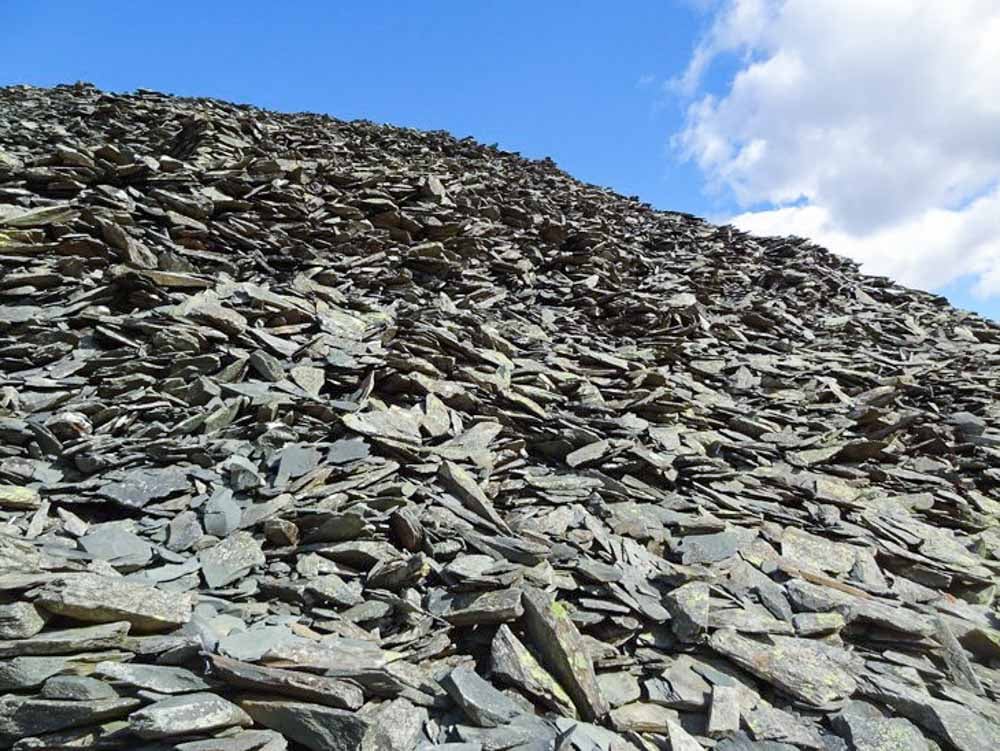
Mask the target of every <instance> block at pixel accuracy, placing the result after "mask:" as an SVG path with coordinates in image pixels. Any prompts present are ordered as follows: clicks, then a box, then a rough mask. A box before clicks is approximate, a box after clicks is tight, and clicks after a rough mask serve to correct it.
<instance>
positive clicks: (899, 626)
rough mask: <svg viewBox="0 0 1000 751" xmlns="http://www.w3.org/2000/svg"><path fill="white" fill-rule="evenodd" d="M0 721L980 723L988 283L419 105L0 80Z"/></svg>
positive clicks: (53, 732)
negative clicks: (411, 111)
mask: <svg viewBox="0 0 1000 751" xmlns="http://www.w3.org/2000/svg"><path fill="white" fill-rule="evenodd" d="M0 269H2V273H0V692H2V695H0V748H14V749H18V751H28V750H29V749H102V750H111V749H130V750H131V749H148V750H150V751H152V750H154V749H155V750H156V751H160V750H164V751H165V750H168V749H175V750H176V751H255V750H259V751H265V750H266V751H278V750H279V749H284V748H291V749H313V750H314V751H326V750H328V749H336V750H346V749H365V750H366V751H369V750H380V751H381V750H385V751H389V750H392V751H396V750H400V751H413V750H416V749H419V750H420V751H429V750H430V749H441V751H445V750H446V749H448V750H449V751H477V750H487V751H500V750H502V749H517V750H519V751H541V750H542V749H552V750H554V751H556V750H558V751H573V750H576V751H595V750H598V749H601V750H604V751H607V750H609V749H615V750H616V751H617V750H624V749H629V750H640V751H644V750H647V749H674V750H675V751H690V750H695V749H701V748H705V749H708V748H714V749H716V750H717V751H788V750H791V749H815V750H816V751H841V750H849V749H858V750H864V751H902V750H904V749H905V750H906V751H921V750H927V751H930V750H933V749H939V748H940V749H958V750H959V751H995V750H996V749H997V748H1000V709H998V706H1000V705H998V701H997V700H998V698H1000V616H998V612H997V605H996V584H997V577H998V573H1000V527H998V524H1000V402H998V399H997V393H998V389H1000V327H998V326H996V325H995V324H992V323H990V322H987V321H985V320H984V319H982V318H980V317H977V316H975V315H972V314H968V313H962V312H959V311H956V310H954V309H952V308H951V307H949V306H948V305H947V303H946V301H945V300H943V299H942V298H940V297H936V296H933V295H930V294H927V293H924V292H917V291H914V290H909V289H905V288H903V287H900V286H898V285H895V284H893V283H891V282H889V281H887V280H885V279H880V278H873V277H868V276H864V275H862V274H860V273H859V272H858V269H857V267H856V266H855V264H853V263H852V262H850V261H848V260H846V259H844V258H840V257H837V256H835V255H832V254H830V253H828V252H826V251H825V250H823V249H821V248H818V247H816V246H814V245H811V244H809V243H807V242H805V241H802V240H798V239H788V238H768V239H761V238H753V237H750V236H747V235H745V234H742V233H740V232H738V231H736V230H734V229H733V228H731V227H716V226H712V225H710V224H708V223H706V222H704V221H702V220H700V219H697V218H695V217H692V216H689V215H685V214H677V213H669V212H658V211H654V210H652V209H651V208H650V207H649V206H648V205H646V204H642V203H639V202H638V201H636V200H634V199H628V198H624V197H622V196H619V195H617V194H615V193H613V192H611V191H608V190H605V189H601V188H597V187H595V186H591V185H585V184H583V183H580V182H577V181H575V180H573V179H572V178H571V177H570V176H568V175H566V174H565V173H563V172H562V171H560V170H559V169H558V168H557V167H556V165H555V164H554V163H552V162H551V161H541V162H535V161H527V160H525V159H522V158H521V157H519V156H518V155H516V154H511V153H507V152H503V151H500V150H497V149H495V148H490V147H485V146H482V145H480V144H477V143H475V142H473V141H471V140H468V139H464V140H457V139H455V138H453V137H451V136H449V135H448V134H446V133H440V132H430V133H427V132H419V131H415V130H408V129H402V128H394V127H388V126H381V125H374V124H371V123H367V122H342V121H339V120H335V119H332V118H330V117H325V116H318V115H311V114H277V113H273V112H267V111H263V110H259V109H255V108H252V107H247V106H238V105H233V104H228V103H225V102H220V101H214V100H206V99H180V98H174V97H171V96H166V95H163V94H158V93H154V92H150V91H138V92H136V93H134V94H128V95H113V94H107V93H103V92H101V91H98V90H97V89H95V88H93V87H91V86H88V85H81V84H78V85H75V86H65V87H58V88H55V89H51V90H43V89H32V88H27V87H14V88H8V89H2V90H0Z"/></svg>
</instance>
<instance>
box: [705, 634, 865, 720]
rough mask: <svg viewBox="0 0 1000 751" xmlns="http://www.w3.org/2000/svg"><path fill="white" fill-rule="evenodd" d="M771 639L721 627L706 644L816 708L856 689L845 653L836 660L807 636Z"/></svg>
mask: <svg viewBox="0 0 1000 751" xmlns="http://www.w3.org/2000/svg"><path fill="white" fill-rule="evenodd" d="M771 641H772V643H771V644H765V643H762V642H759V641H755V640H753V639H749V638H747V637H745V636H741V635H739V634H737V633H736V632H735V631H732V630H729V629H721V630H719V631H716V632H715V633H714V634H712V636H711V638H710V640H709V644H710V645H711V647H712V649H714V650H715V651H716V652H718V653H719V654H722V655H725V656H726V657H728V658H729V659H730V660H732V661H733V662H735V663H736V664H737V665H739V666H740V667H742V668H744V669H745V670H748V671H749V672H751V673H753V674H754V675H756V676H757V677H759V678H761V679H762V680H764V681H767V682H768V683H771V684H773V685H774V686H776V687H777V688H779V689H781V690H782V691H784V692H786V693H787V694H789V695H791V696H794V697H795V698H797V699H800V700H802V701H804V702H806V703H808V704H812V705H813V706H816V707H820V708H830V707H836V706H837V705H838V704H841V703H842V702H843V701H844V700H845V699H848V698H850V696H851V695H852V694H853V693H854V691H855V689H856V688H857V685H856V683H855V680H854V678H853V677H852V676H851V674H850V673H849V672H848V671H847V670H845V669H844V667H842V665H843V664H844V663H845V662H846V654H845V657H844V658H840V659H838V660H835V659H834V658H833V657H832V656H831V650H830V649H822V648H821V647H822V646H824V645H820V644H817V643H815V642H813V641H811V640H809V639H797V638H794V637H784V636H775V637H772V639H771Z"/></svg>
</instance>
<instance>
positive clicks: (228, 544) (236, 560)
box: [198, 532, 264, 589]
mask: <svg viewBox="0 0 1000 751" xmlns="http://www.w3.org/2000/svg"><path fill="white" fill-rule="evenodd" d="M198 560H199V562H200V563H201V570H202V574H203V575H204V576H205V582H206V583H207V584H208V586H209V587H211V588H213V589H215V588H218V587H224V586H225V585H227V584H229V583H231V582H233V581H236V580H237V579H240V578H242V577H243V576H245V575H246V574H247V573H249V571H250V569H251V568H253V567H254V566H259V565H261V564H262V563H264V554H263V553H262V552H261V549H260V543H259V542H257V541H256V540H255V539H254V538H253V537H252V536H251V535H250V534H249V533H247V532H237V533H236V534H234V535H232V536H231V537H227V538H226V539H225V540H223V541H222V542H220V543H218V544H217V545H213V546H212V547H210V548H207V549H205V550H203V551H201V552H200V553H199V554H198Z"/></svg>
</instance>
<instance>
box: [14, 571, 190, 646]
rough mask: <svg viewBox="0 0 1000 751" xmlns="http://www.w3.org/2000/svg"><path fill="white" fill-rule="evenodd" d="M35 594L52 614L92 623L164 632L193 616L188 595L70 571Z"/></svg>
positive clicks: (39, 603) (39, 601) (40, 603)
mask: <svg viewBox="0 0 1000 751" xmlns="http://www.w3.org/2000/svg"><path fill="white" fill-rule="evenodd" d="M33 596H34V600H35V603H36V604H38V605H40V606H42V607H43V608H45V609H46V610H48V611H50V612H52V613H57V614H58V615H61V616H65V617H68V618H73V619H75V620H78V621H89V622H91V623H109V622H114V621H128V622H129V623H130V624H132V627H133V628H134V629H135V630H137V631H144V632H149V631H164V630H167V629H172V628H176V627H177V626H180V625H182V624H184V623H187V622H188V621H189V620H190V619H191V598H190V597H189V596H188V595H186V594H183V593H176V592H166V591H163V590H161V589H158V588H156V587H148V586H144V585H141V584H132V583H130V582H127V581H125V580H124V579H117V578H114V577H107V576H99V575H95V574H69V575H67V576H65V577H63V578H61V579H58V580H56V581H53V582H50V583H49V584H46V585H45V586H44V587H42V588H40V589H38V590H36V591H35V592H34V593H33Z"/></svg>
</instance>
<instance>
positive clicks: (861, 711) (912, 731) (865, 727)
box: [831, 701, 930, 751]
mask: <svg viewBox="0 0 1000 751" xmlns="http://www.w3.org/2000/svg"><path fill="white" fill-rule="evenodd" d="M831 724H832V725H833V728H834V730H836V731H837V733H838V734H839V735H840V737H841V738H843V739H844V740H845V741H847V742H848V743H849V744H850V746H851V748H856V749H857V750H858V751H927V750H928V749H929V748H930V746H929V745H928V744H927V740H926V739H925V738H924V736H923V735H922V734H921V733H920V731H919V730H918V729H917V727H916V726H914V725H913V724H912V723H911V722H910V721H909V720H905V719H903V718H902V717H894V718H887V717H885V716H884V715H883V714H882V712H881V711H880V710H879V709H878V708H876V707H874V706H872V705H871V704H865V703H864V702H855V701H852V702H850V703H849V704H848V705H847V706H846V707H844V709H843V710H841V711H840V712H839V713H837V714H835V715H834V716H833V718H832V719H831Z"/></svg>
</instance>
